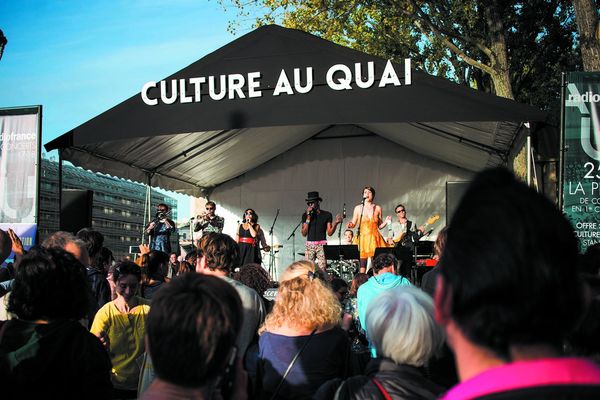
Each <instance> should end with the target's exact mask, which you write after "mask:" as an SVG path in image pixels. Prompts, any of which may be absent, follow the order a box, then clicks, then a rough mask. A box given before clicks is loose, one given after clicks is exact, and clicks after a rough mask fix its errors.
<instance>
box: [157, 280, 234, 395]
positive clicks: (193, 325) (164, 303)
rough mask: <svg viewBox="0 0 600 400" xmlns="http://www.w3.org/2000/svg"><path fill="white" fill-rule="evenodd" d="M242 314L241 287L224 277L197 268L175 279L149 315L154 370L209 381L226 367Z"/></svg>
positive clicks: (191, 383) (186, 383) (173, 379)
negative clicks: (195, 272) (198, 271)
mask: <svg viewBox="0 0 600 400" xmlns="http://www.w3.org/2000/svg"><path fill="white" fill-rule="evenodd" d="M242 315H243V314H242V305H241V302H240V298H239V296H238V294H237V292H236V291H235V289H234V288H233V286H231V285H230V284H228V283H227V282H225V281H224V280H222V279H219V278H216V277H212V276H206V275H199V274H185V275H183V276H180V277H177V278H175V279H173V281H172V282H171V283H170V284H169V285H166V286H165V287H164V288H163V289H162V290H161V291H159V292H158V293H157V294H156V296H155V297H154V299H153V300H152V308H151V309H150V313H149V314H148V319H147V327H146V335H147V344H148V351H149V353H150V356H151V357H152V363H153V365H154V370H155V371H156V375H157V376H158V377H159V378H160V379H162V380H163V381H166V382H169V383H171V384H174V385H178V386H182V387H186V388H199V387H202V386H205V385H206V384H207V383H209V382H211V381H212V380H213V379H215V378H216V377H218V376H219V375H220V374H221V373H222V372H223V370H224V367H225V364H226V362H227V359H228V356H229V354H230V351H231V349H232V348H233V347H234V346H235V343H236V339H237V333H238V332H239V330H240V328H241V325H242ZM182 343H185V344H186V345H185V346H182V345H181V344H182Z"/></svg>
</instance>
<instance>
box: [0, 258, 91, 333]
mask: <svg viewBox="0 0 600 400" xmlns="http://www.w3.org/2000/svg"><path fill="white" fill-rule="evenodd" d="M90 299H91V296H90V295H89V287H88V282H87V277H86V272H85V267H84V266H83V265H81V263H80V262H79V261H78V260H77V259H76V258H75V257H74V256H73V255H72V254H71V253H68V252H66V251H64V250H62V249H60V248H48V249H45V248H37V247H34V248H32V249H31V250H30V251H29V252H28V253H27V254H25V255H24V256H23V258H22V259H21V263H20V264H19V268H17V269H16V273H15V282H14V286H13V290H12V292H11V295H10V298H9V301H8V311H9V312H11V313H13V314H16V315H17V316H18V317H19V319H23V320H27V321H36V320H48V321H51V320H56V319H82V318H83V317H85V316H86V314H87V311H88V309H89V307H88V306H89V301H90Z"/></svg>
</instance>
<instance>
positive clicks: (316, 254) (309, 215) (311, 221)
mask: <svg viewBox="0 0 600 400" xmlns="http://www.w3.org/2000/svg"><path fill="white" fill-rule="evenodd" d="M321 201H323V199H322V198H321V197H320V196H319V192H308V196H307V197H306V211H304V213H303V214H302V222H301V223H302V228H301V232H302V236H305V237H306V239H307V240H306V250H305V253H304V254H305V255H304V256H305V258H306V259H307V260H309V261H315V260H316V264H317V266H318V267H319V268H320V269H321V270H322V271H323V272H325V267H326V266H327V260H326V259H325V251H324V250H323V246H324V245H326V244H327V235H329V236H331V235H333V234H334V233H335V228H336V227H337V226H338V225H339V224H341V223H342V216H341V215H339V214H338V215H336V216H335V221H334V220H333V216H332V215H331V213H330V212H329V211H325V210H321Z"/></svg>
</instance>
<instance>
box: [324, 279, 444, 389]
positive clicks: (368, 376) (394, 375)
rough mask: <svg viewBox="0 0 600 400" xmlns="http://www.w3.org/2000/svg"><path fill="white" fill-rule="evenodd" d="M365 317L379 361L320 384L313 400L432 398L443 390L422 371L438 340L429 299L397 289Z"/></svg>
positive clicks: (373, 304)
mask: <svg viewBox="0 0 600 400" xmlns="http://www.w3.org/2000/svg"><path fill="white" fill-rule="evenodd" d="M367 315H368V318H367V332H369V339H370V340H371V343H372V344H373V346H374V347H375V349H376V350H377V354H378V355H380V358H376V359H371V361H369V363H368V364H367V367H366V370H365V375H357V376H353V377H351V378H349V379H346V380H340V379H334V380H331V381H328V382H326V383H325V384H324V385H323V386H321V387H320V388H319V390H318V391H317V393H316V394H315V397H314V398H315V399H317V400H320V399H335V400H346V399H352V400H358V399H361V400H364V399H377V400H379V399H388V398H392V399H411V400H412V399H415V400H417V399H419V400H420V399H424V400H429V399H431V400H433V399H437V398H438V396H439V395H440V394H441V393H443V392H444V390H445V388H443V387H442V386H439V385H438V384H436V383H434V382H432V381H430V380H429V379H428V378H427V377H426V376H425V372H424V367H425V366H426V364H427V362H428V361H429V360H430V359H431V358H432V357H433V356H434V355H435V354H436V353H437V352H438V351H439V349H440V347H441V345H442V343H443V338H444V335H443V332H442V330H441V328H440V327H439V326H438V325H436V323H435V320H434V315H433V301H432V299H431V297H429V296H428V295H427V294H425V293H424V292H423V291H421V290H420V289H417V288H415V287H412V286H400V287H397V288H394V289H390V290H387V291H385V292H384V293H382V294H381V295H380V296H378V297H377V298H376V299H375V300H373V301H372V302H371V303H370V304H369V306H368V307H367Z"/></svg>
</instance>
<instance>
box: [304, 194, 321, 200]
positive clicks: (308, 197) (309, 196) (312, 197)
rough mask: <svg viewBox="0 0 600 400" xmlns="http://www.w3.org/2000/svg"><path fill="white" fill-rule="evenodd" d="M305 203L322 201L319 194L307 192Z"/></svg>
mask: <svg viewBox="0 0 600 400" xmlns="http://www.w3.org/2000/svg"><path fill="white" fill-rule="evenodd" d="M306 201H323V199H322V198H320V197H319V192H308V194H307V195H306Z"/></svg>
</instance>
